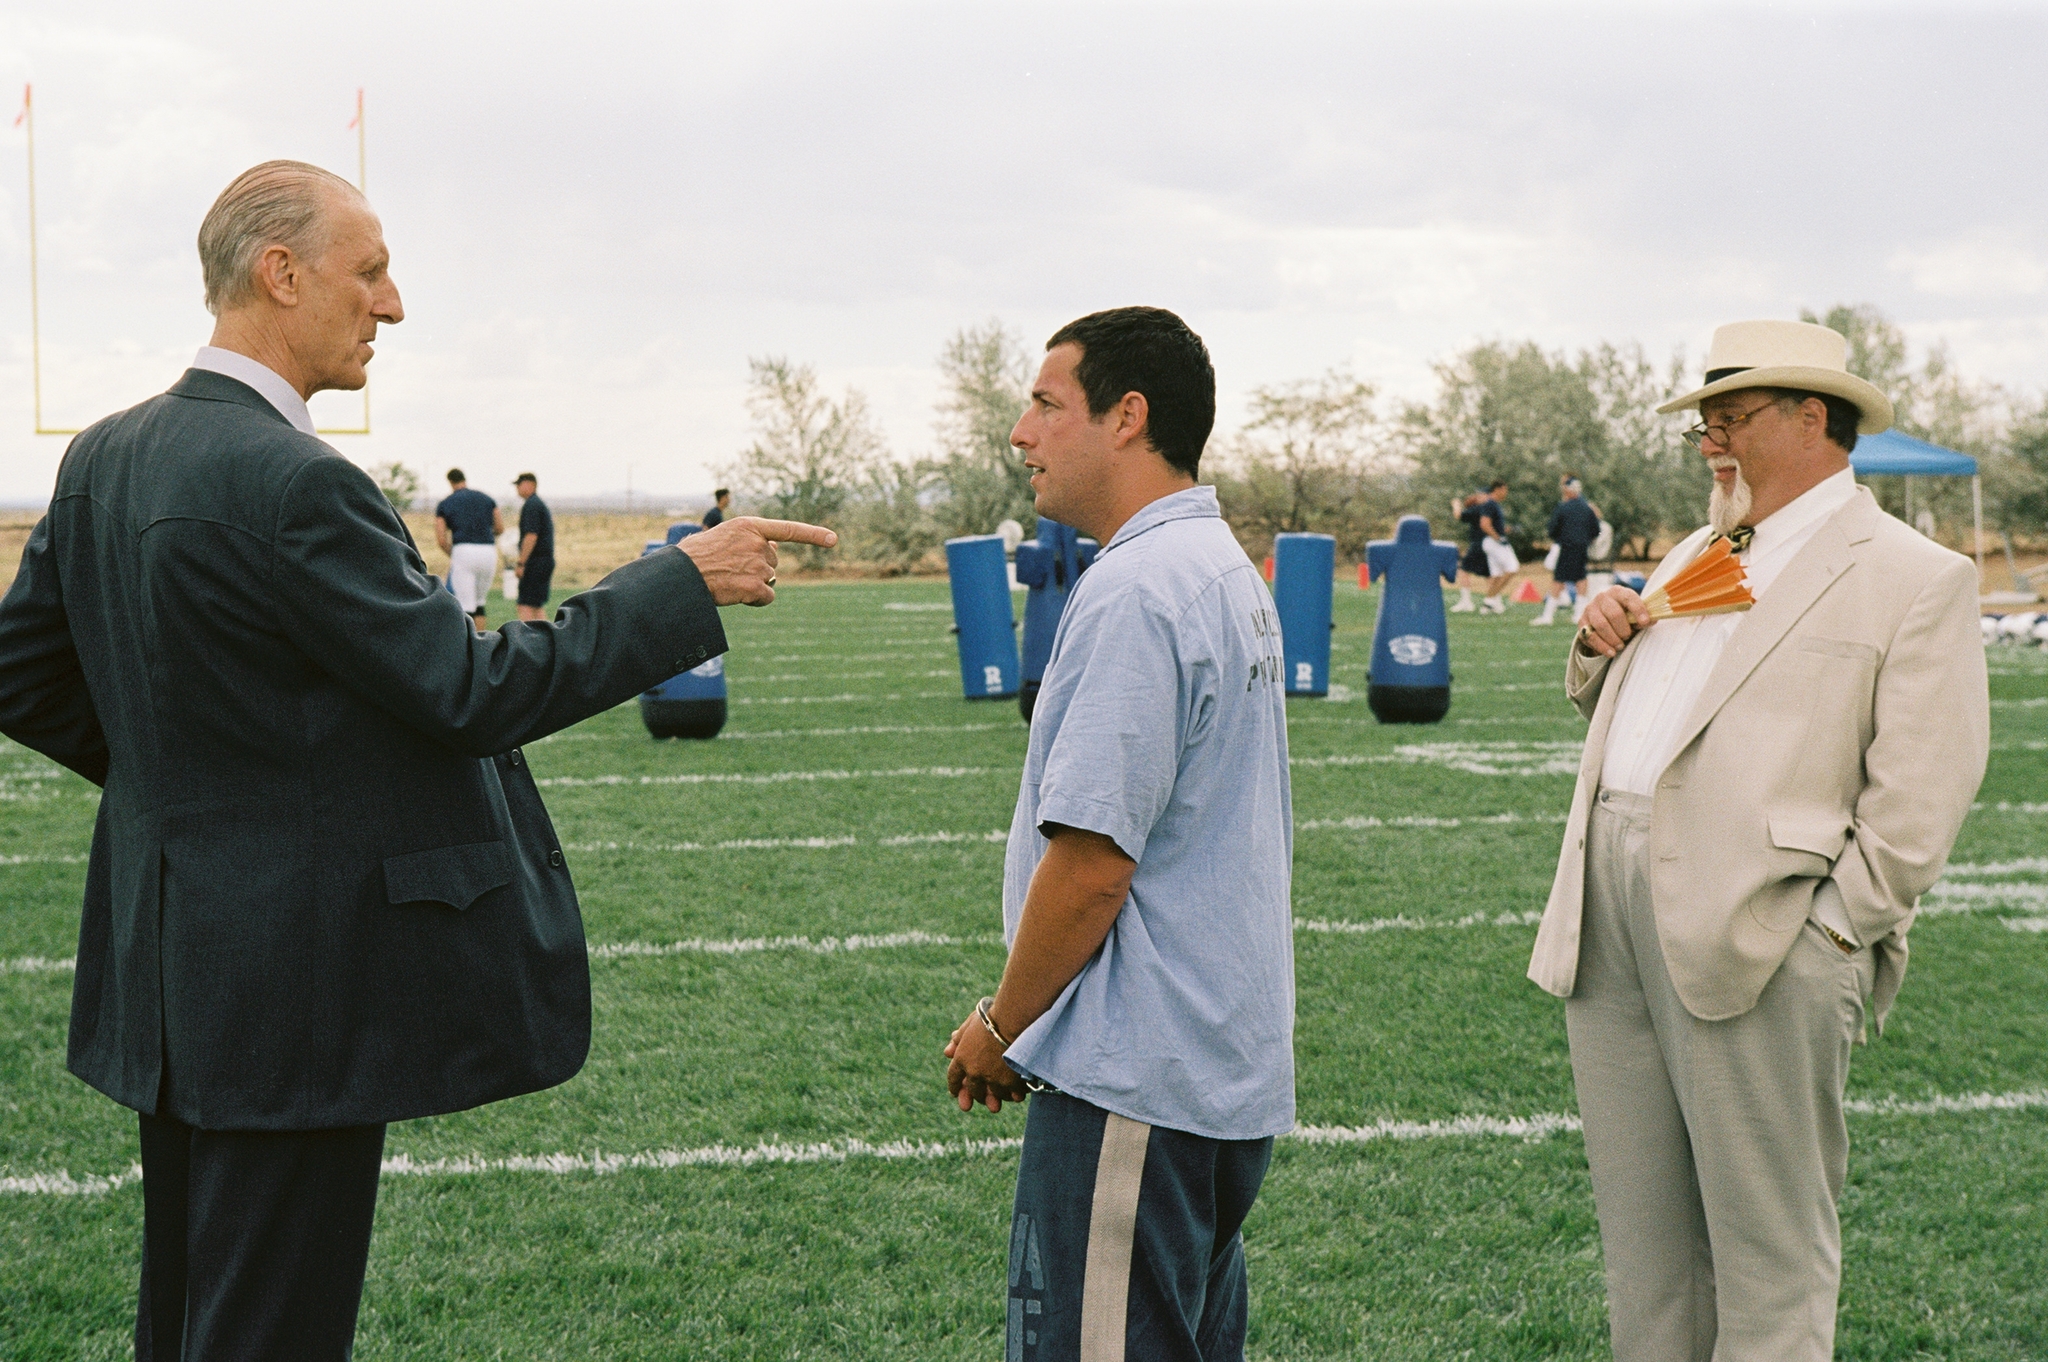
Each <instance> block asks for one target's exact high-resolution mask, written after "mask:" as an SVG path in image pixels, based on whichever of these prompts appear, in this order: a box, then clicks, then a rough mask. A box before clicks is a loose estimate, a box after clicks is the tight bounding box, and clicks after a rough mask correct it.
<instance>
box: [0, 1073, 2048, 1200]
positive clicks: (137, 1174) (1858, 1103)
mask: <svg viewBox="0 0 2048 1362" xmlns="http://www.w3.org/2000/svg"><path fill="white" fill-rule="evenodd" d="M1843 1106H1844V1107H1845V1109H1846V1110H1847V1111H1848V1112H1849V1113H1850V1114H1851V1115H1855V1116H1865V1117H1868V1116H1884V1117H1914V1116H1918V1117H1930V1116H1967V1115H1974V1114H1978V1113H1982V1112H1996V1111H2038V1110H2041V1109H2043V1108H2048V1092H2042V1091H2039V1090H2028V1091H2021V1092H2002V1093H1988V1092H1987V1093H1964V1094H1961V1095H1959V1096H1954V1097H1950V1096H1938V1097H1932V1098H1922V1099H1911V1098H1896V1097H1880V1098H1851V1099H1850V1100H1849V1101H1847V1102H1845V1103H1844V1104H1843ZM1579 1129H1580V1123H1579V1118H1578V1116H1577V1115H1575V1114H1573V1113H1570V1112H1538V1113H1536V1114H1534V1115H1531V1116H1453V1117H1450V1118H1448V1119H1444V1120H1437V1121H1401V1120H1380V1121H1373V1122H1370V1123H1368V1124H1365V1125H1356V1126H1297V1127H1296V1128H1295V1129H1294V1130H1293V1131H1292V1132H1290V1133H1288V1134H1286V1135H1283V1136H1281V1137H1280V1138H1281V1139H1283V1140H1287V1141H1290V1142H1292V1143H1297V1144H1304V1145H1313V1146H1335V1147H1349V1146H1357V1145H1368V1144H1377V1143H1380V1142H1381V1141H1387V1140H1394V1141H1410V1140H1474V1139H1482V1140H1483V1139H1497V1140H1519V1141H1522V1142H1524V1143H1529V1142H1534V1141H1538V1140H1547V1139H1549V1138H1551V1137H1552V1136H1556V1135H1563V1134H1570V1133H1575V1132H1577V1131H1578V1130H1579ZM1023 1145H1024V1142H1023V1140H1021V1139H1019V1138H1016V1137H1014V1136H1013V1137H1010V1138H1007V1139H994V1140H973V1139H968V1140H916V1139H905V1140H865V1139H860V1138H858V1137H844V1138H840V1139H834V1140H818V1141H814V1142H810V1143H801V1144H798V1143H788V1142H784V1141H780V1140H775V1141H766V1140H764V1141H761V1142H760V1143H757V1144H752V1145H733V1144H725V1143H722V1142H721V1143H718V1144H708V1145H697V1146H695V1147H692V1148H687V1149H652V1150H645V1151H639V1152H635V1153H627V1154H607V1153H605V1152H603V1151H602V1150H592V1151H591V1152H590V1153H587V1154H575V1153H554V1154H510V1155H500V1156H492V1155H487V1154H459V1155H455V1156H453V1157H446V1158H438V1159H415V1158H413V1157H412V1156H411V1155H410V1154H403V1153H400V1154H394V1155H392V1156H391V1157H389V1158H387V1159H385V1160H384V1167H383V1173H384V1176H386V1177H393V1178H401V1177H411V1178H444V1177H473V1176H477V1175H480V1174H489V1173H539V1174H543V1175H545V1176H548V1177H569V1176H575V1175H578V1174H588V1175H595V1176H606V1175H610V1174H615V1173H626V1172H641V1171H646V1172H668V1171H675V1170H682V1169H691V1168H758V1167H779V1166H787V1165H791V1164H846V1163H852V1162H857V1161H864V1160H873V1161H876V1162H882V1163H894V1162H908V1161H930V1160H934V1159H956V1158H981V1157H987V1156H989V1155H992V1154H1008V1153H1013V1152H1015V1151H1017V1150H1019V1149H1021V1148H1023ZM141 1178H142V1169H141V1168H140V1167H139V1166H137V1165H134V1164H130V1165H129V1166H128V1167H127V1168H126V1169H124V1170H122V1171H121V1172H118V1173H114V1174H110V1175H105V1176H101V1175H96V1174H87V1175H85V1176H82V1177H74V1176H72V1174H70V1173H69V1172H66V1171H63V1170H59V1171H57V1172H53V1173H29V1174H21V1175H13V1176H0V1196H104V1195H105V1194H107V1193H109V1192H114V1191H118V1190H120V1189H121V1188H123V1187H127V1186H129V1185H131V1184H133V1183H136V1182H139V1181H141Z"/></svg>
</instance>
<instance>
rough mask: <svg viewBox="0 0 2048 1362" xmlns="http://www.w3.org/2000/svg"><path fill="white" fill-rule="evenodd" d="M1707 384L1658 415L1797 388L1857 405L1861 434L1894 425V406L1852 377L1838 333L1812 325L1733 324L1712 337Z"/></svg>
mask: <svg viewBox="0 0 2048 1362" xmlns="http://www.w3.org/2000/svg"><path fill="white" fill-rule="evenodd" d="M1706 378H1707V385H1706V386H1705V387H1704V388H1700V389H1697V390H1695V391H1693V392H1689V393H1687V394H1686V395H1685V396H1683V397H1680V398H1676V399H1674V400H1672V401H1670V402H1666V403H1665V404H1664V405H1663V406H1661V407H1659V408H1657V410H1658V411H1660V412H1671V411H1686V410H1689V409H1691V408H1694V407H1697V406H1699V404H1700V403H1701V402H1703V401H1705V400H1706V399H1707V398H1709V397H1715V396H1718V395H1719V394H1721V393H1731V392H1736V391H1738V390H1740V389H1743V388H1797V389H1799V390H1801V391H1803V392H1812V393H1826V394H1828V395H1829V396H1830V397H1839V398H1842V399H1843V400H1845V401H1847V402H1850V403H1852V404H1854V406H1855V408H1856V410H1857V412H1858V413H1859V414H1860V415H1861V417H1862V419H1861V420H1859V421H1858V422H1857V423H1856V433H1857V434H1858V435H1875V434H1877V433H1878V432H1879V431H1881V430H1884V429H1887V428H1888V427H1889V426H1890V425H1891V423H1892V402H1891V399H1890V398H1888V397H1886V396H1885V395H1884V394H1883V393H1881V392H1879V391H1878V390H1877V389H1876V388H1874V387H1872V386H1871V385H1870V384H1868V383H1866V382H1864V381H1863V380H1862V379H1860V378H1858V377H1856V375H1854V374H1852V373H1850V372H1849V342H1848V340H1847V339H1846V338H1845V337H1844V336H1843V335H1842V333H1841V332H1839V331H1830V330H1829V329H1828V328H1827V327H1825V326H1815V325H1814V324H1813V323H1811V322H1777V321H1758V322H1730V323H1728V325H1726V326H1723V327H1720V328H1718V329H1717V330H1716V331H1715V332H1714V344H1713V346H1712V347H1711V348H1710V349H1709V350H1708V351H1707V374H1706Z"/></svg>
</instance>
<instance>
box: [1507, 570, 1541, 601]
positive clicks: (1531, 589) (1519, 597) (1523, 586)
mask: <svg viewBox="0 0 2048 1362" xmlns="http://www.w3.org/2000/svg"><path fill="white" fill-rule="evenodd" d="M1512 599H1513V600H1514V602H1515V603H1516V604H1517V605H1541V604H1542V603H1543V593H1542V592H1541V591H1538V590H1537V589H1536V583H1534V582H1533V581H1531V580H1529V579H1528V578H1527V577H1524V578H1523V579H1522V580H1521V582H1520V584H1518V585H1517V586H1516V587H1515V594H1514V596H1513V598H1512Z"/></svg>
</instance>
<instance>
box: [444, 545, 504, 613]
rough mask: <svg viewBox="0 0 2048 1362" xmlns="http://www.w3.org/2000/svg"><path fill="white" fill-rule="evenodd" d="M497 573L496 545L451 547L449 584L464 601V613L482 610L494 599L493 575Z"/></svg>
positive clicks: (480, 611)
mask: <svg viewBox="0 0 2048 1362" xmlns="http://www.w3.org/2000/svg"><path fill="white" fill-rule="evenodd" d="M497 575H498V546H497V545H496V544H457V545H455V547H453V548H451V549H449V550H448V585H449V586H451V587H453V588H455V599H456V600H458V601H461V602H462V613H463V614H465V615H478V614H482V613H483V609H484V604H485V602H487V601H488V600H490V598H491V578H493V577H495V576H497Z"/></svg>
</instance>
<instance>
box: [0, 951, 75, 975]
mask: <svg viewBox="0 0 2048 1362" xmlns="http://www.w3.org/2000/svg"><path fill="white" fill-rule="evenodd" d="M77 968H78V957H77V956H75V955H67V956H65V957H64V958H63V959H62V960H53V959H51V958H50V957H49V956H46V955H21V956H16V957H15V958H14V959H12V960H0V974H69V973H71V971H73V970H75V969H77Z"/></svg>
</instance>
